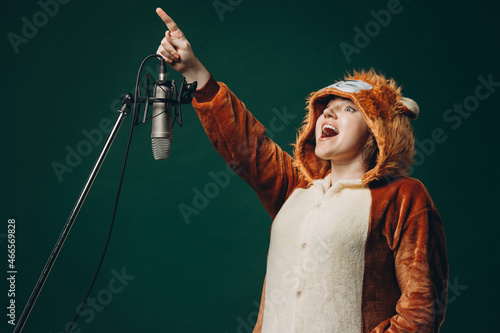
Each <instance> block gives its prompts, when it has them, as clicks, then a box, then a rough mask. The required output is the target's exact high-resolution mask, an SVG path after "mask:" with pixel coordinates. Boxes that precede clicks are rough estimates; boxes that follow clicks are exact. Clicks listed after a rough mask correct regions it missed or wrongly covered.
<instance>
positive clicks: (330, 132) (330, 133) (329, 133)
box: [321, 124, 339, 138]
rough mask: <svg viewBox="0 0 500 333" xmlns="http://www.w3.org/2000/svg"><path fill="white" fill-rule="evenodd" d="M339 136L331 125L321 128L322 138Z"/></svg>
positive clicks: (337, 131)
mask: <svg viewBox="0 0 500 333" xmlns="http://www.w3.org/2000/svg"><path fill="white" fill-rule="evenodd" d="M338 134H339V130H338V129H337V128H336V127H334V126H332V125H328V124H326V125H323V128H322V135H321V137H322V138H331V137H334V136H336V135H338Z"/></svg>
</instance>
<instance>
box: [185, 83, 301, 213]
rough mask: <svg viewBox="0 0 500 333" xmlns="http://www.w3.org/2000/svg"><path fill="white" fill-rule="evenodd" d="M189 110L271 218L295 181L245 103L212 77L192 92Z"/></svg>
mask: <svg viewBox="0 0 500 333" xmlns="http://www.w3.org/2000/svg"><path fill="white" fill-rule="evenodd" d="M193 107H194V109H195V111H196V113H197V114H198V117H199V118H200V121H201V124H202V125H203V127H204V129H205V131H206V133H207V135H208V137H209V139H210V142H211V143H212V145H213V146H214V147H215V149H216V150H217V152H218V153H219V154H220V155H221V156H222V157H223V158H224V160H225V161H226V163H227V164H228V165H229V166H230V167H231V168H232V169H233V170H234V171H235V172H236V173H238V174H239V175H240V176H241V177H242V178H243V179H244V180H245V182H247V183H248V184H249V185H250V186H251V187H252V188H253V189H254V190H255V191H256V193H257V195H258V196H259V199H260V201H261V202H262V204H263V205H264V207H265V208H266V210H267V211H268V213H269V214H270V215H271V216H272V217H273V218H274V217H275V215H276V214H277V212H278V210H279V209H280V207H281V206H282V205H283V203H284V201H285V200H286V198H287V197H288V195H289V194H290V192H291V191H292V189H293V188H294V186H295V183H296V182H297V180H298V172H297V170H296V169H295V167H293V163H292V157H291V156H290V155H289V154H288V153H286V152H284V151H283V150H282V149H281V148H280V147H279V146H278V145H277V144H276V143H275V142H273V141H272V140H271V139H269V138H268V137H266V129H265V127H264V126H263V125H262V124H261V123H260V122H259V121H257V119H255V118H254V116H253V115H252V114H251V113H250V112H249V111H248V110H247V108H246V107H245V104H244V103H243V102H241V101H240V100H239V99H238V98H237V97H236V96H235V95H234V94H233V93H232V92H231V91H230V90H229V88H228V87H227V86H226V85H225V84H224V83H222V82H219V83H218V82H216V81H215V80H214V79H213V77H210V79H209V81H208V82H207V83H206V84H205V86H204V87H203V88H202V89H200V90H198V91H196V92H195V93H194V99H193Z"/></svg>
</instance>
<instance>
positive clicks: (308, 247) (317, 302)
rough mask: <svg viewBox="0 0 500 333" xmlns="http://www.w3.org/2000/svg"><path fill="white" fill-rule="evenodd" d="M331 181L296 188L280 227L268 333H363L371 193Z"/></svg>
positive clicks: (354, 183) (271, 272) (356, 184)
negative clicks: (365, 257) (362, 314)
mask: <svg viewBox="0 0 500 333" xmlns="http://www.w3.org/2000/svg"><path fill="white" fill-rule="evenodd" d="M330 182H331V180H330V175H328V176H327V177H326V178H325V179H320V180H317V181H315V182H314V183H313V185H312V186H311V187H309V188H308V189H297V190H295V191H294V192H293V193H292V195H291V196H290V197H289V198H288V199H287V201H286V202H285V204H284V205H283V207H282V208H281V210H280V211H279V213H278V215H277V216H276V218H275V220H274V222H273V227H272V231H271V244H270V247H269V257H268V261H267V273H266V290H265V310H264V321H263V328H262V332H263V333H278V332H279V333H291V332H299V333H302V332H303V333H320V332H321V333H322V332H325V333H326V332H342V333H351V332H352V333H360V332H361V297H362V286H363V273H364V250H365V243H366V237H367V235H368V229H369V219H370V207H371V193H370V189H369V188H368V187H364V186H363V185H362V183H361V180H360V179H347V180H339V181H337V182H336V183H335V184H333V186H331V187H330Z"/></svg>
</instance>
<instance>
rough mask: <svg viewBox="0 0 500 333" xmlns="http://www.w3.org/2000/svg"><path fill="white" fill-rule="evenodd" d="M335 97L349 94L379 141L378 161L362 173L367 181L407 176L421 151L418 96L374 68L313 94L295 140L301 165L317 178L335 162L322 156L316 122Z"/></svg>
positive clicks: (311, 178) (310, 176) (308, 176)
mask: <svg viewBox="0 0 500 333" xmlns="http://www.w3.org/2000/svg"><path fill="white" fill-rule="evenodd" d="M332 96H340V97H344V98H349V99H350V100H352V101H353V102H354V104H355V105H356V106H357V107H358V109H359V110H360V111H361V112H362V114H363V116H364V118H365V120H366V123H367V124H368V127H369V128H370V130H371V132H372V133H373V136H374V138H375V141H376V143H377V146H378V153H377V157H376V162H375V166H374V167H373V168H371V169H370V170H369V171H368V172H367V173H365V175H364V176H363V178H362V181H363V184H365V185H367V184H369V183H371V182H373V181H376V180H380V179H382V178H393V177H398V176H405V175H406V174H407V171H408V169H409V168H410V167H411V165H412V158H413V156H414V155H415V138H414V135H413V129H412V126H411V123H410V119H415V118H417V116H418V112H419V108H418V105H417V103H415V101H413V100H411V99H409V98H406V97H403V96H402V94H401V87H398V86H397V84H396V82H395V81H394V80H393V79H389V80H388V79H386V78H385V77H384V76H383V75H381V74H378V73H376V72H375V71H374V70H373V69H370V70H369V71H364V70H363V71H361V72H356V71H355V72H353V74H347V75H346V76H345V78H344V81H338V82H336V83H335V84H332V85H330V86H328V87H326V88H323V89H320V90H318V91H316V92H313V93H311V94H310V95H309V96H308V98H307V103H306V105H307V107H306V110H308V113H307V115H306V117H305V119H304V122H303V125H302V127H301V128H300V129H299V132H298V135H297V141H296V143H295V151H294V155H295V165H296V166H297V167H298V168H299V170H300V171H301V172H302V174H303V175H304V177H305V178H306V179H307V180H308V181H309V182H310V183H311V182H312V181H314V180H316V179H320V178H324V177H325V176H326V175H327V174H328V173H329V171H330V168H331V164H330V161H326V160H322V159H320V158H319V157H317V156H316V154H315V152H314V150H315V147H316V140H315V125H316V120H317V119H318V118H319V116H321V114H322V112H323V110H324V108H325V106H326V104H327V103H328V101H329V100H330V99H331V98H332Z"/></svg>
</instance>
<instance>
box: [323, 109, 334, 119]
mask: <svg viewBox="0 0 500 333" xmlns="http://www.w3.org/2000/svg"><path fill="white" fill-rule="evenodd" d="M324 114H325V118H334V119H337V113H336V112H335V111H334V110H333V109H332V108H328V109H326V110H325V112H324Z"/></svg>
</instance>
